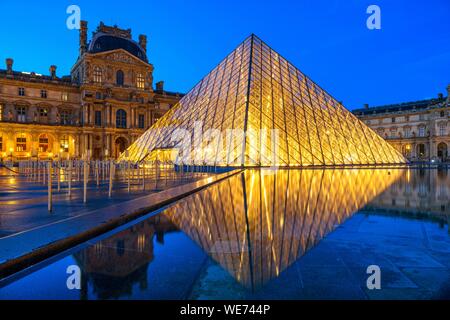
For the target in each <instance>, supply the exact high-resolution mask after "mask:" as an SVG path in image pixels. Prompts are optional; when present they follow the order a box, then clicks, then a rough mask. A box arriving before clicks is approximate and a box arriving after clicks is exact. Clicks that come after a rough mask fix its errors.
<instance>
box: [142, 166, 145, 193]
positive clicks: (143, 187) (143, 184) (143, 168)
mask: <svg viewBox="0 0 450 320" xmlns="http://www.w3.org/2000/svg"><path fill="white" fill-rule="evenodd" d="M142 190H143V191H145V164H144V166H143V167H142Z"/></svg>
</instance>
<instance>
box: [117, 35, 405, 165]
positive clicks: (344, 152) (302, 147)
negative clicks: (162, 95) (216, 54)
mask: <svg viewBox="0 0 450 320" xmlns="http://www.w3.org/2000/svg"><path fill="white" fill-rule="evenodd" d="M164 154H165V156H164V157H166V158H167V157H168V158H170V159H171V160H172V161H177V162H178V163H183V164H188V165H214V166H249V167H251V166H296V167H304V166H338V165H375V164H403V163H406V162H407V161H406V159H405V158H404V157H403V156H402V155H401V153H399V152H398V151H397V150H396V149H394V148H393V147H392V146H391V145H390V144H389V143H388V142H386V141H385V140H384V139H383V138H381V137H380V136H379V135H378V134H377V133H375V132H374V131H373V130H372V129H370V128H369V127H367V126H366V125H365V124H364V123H363V122H362V121H360V120H359V119H358V118H357V117H356V116H354V115H353V114H352V113H351V112H350V111H348V110H347V109H345V107H344V106H343V105H342V104H340V103H339V102H337V101H336V99H334V98H333V97H332V96H331V95H330V94H328V93H327V92H326V91H325V90H323V89H322V88H320V87H319V86H318V85H317V84H316V83H314V82H313V81H312V80H311V79H310V78H308V77H307V76H305V75H304V74H303V73H302V72H301V71H300V70H298V69H297V68H296V67H295V66H294V65H293V64H291V63H290V62H288V61H287V60H286V59H284V58H283V57H282V56H281V55H279V54H278V53H277V52H275V51H274V50H273V49H271V48H270V47H269V46H268V45H267V44H265V43H264V42H263V41H262V40H261V39H259V38H258V37H257V36H255V35H253V34H252V35H250V36H249V37H248V38H247V39H245V40H244V42H242V43H241V44H240V45H239V46H238V47H237V48H236V49H235V50H234V51H233V52H231V53H230V54H229V55H228V56H227V57H226V58H225V59H223V60H222V61H221V62H220V63H219V65H218V66H216V67H215V68H214V69H213V70H212V71H211V72H210V73H209V74H208V75H206V76H205V77H204V78H203V79H202V80H201V81H200V82H198V83H197V84H196V85H195V86H194V88H192V89H191V90H190V91H189V92H188V93H187V94H186V95H185V96H184V97H183V98H182V99H181V100H180V101H179V102H178V103H177V104H176V105H175V106H174V107H172V108H171V109H170V110H169V111H168V112H167V113H166V114H165V115H164V116H163V117H161V118H160V119H159V120H158V121H157V122H156V123H155V124H154V125H153V126H152V127H150V128H149V129H148V130H147V131H146V132H145V133H144V134H143V135H142V136H141V137H140V138H138V139H137V140H136V141H135V142H134V143H133V144H132V145H131V146H130V147H129V148H128V149H127V150H126V151H125V152H124V153H123V154H122V155H121V156H120V158H119V160H130V161H135V162H139V161H143V160H146V159H156V158H158V157H159V159H161V157H162V156H161V155H164ZM168 154H169V155H168Z"/></svg>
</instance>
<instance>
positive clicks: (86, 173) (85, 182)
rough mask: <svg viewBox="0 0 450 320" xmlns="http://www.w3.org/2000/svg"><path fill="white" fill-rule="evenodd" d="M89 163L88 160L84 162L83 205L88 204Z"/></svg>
mask: <svg viewBox="0 0 450 320" xmlns="http://www.w3.org/2000/svg"><path fill="white" fill-rule="evenodd" d="M88 170H89V168H88V163H87V161H86V160H84V161H83V203H86V200H87V183H88V174H89V171H88Z"/></svg>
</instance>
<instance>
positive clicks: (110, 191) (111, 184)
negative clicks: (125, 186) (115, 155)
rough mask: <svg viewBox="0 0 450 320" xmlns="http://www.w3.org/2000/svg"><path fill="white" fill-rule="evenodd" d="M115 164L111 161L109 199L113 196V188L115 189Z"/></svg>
mask: <svg viewBox="0 0 450 320" xmlns="http://www.w3.org/2000/svg"><path fill="white" fill-rule="evenodd" d="M113 168H114V164H113V161H112V160H110V162H109V190H108V197H110V198H111V195H112V188H113V174H114V172H113V171H114V169H113Z"/></svg>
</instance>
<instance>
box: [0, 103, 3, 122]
mask: <svg viewBox="0 0 450 320" xmlns="http://www.w3.org/2000/svg"><path fill="white" fill-rule="evenodd" d="M2 120H3V105H2V104H1V103H0V121H2Z"/></svg>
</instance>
